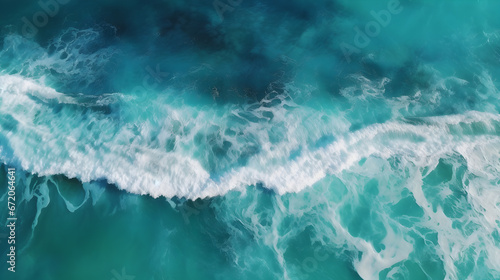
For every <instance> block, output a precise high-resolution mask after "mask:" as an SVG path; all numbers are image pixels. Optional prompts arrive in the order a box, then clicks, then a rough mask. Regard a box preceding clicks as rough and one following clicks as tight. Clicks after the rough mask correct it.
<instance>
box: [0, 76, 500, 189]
mask: <svg viewBox="0 0 500 280" xmlns="http://www.w3.org/2000/svg"><path fill="white" fill-rule="evenodd" d="M0 85H1V87H0V93H1V98H2V103H1V105H0V106H1V107H0V111H1V112H2V113H3V114H7V115H9V116H10V117H12V119H14V120H15V121H17V126H16V128H15V129H14V130H10V131H9V130H5V129H4V128H2V134H3V135H4V137H5V139H7V140H6V141H7V142H6V143H2V147H3V149H2V152H1V157H2V160H3V161H4V162H9V163H12V162H18V163H19V164H20V165H21V166H22V167H23V168H24V169H25V170H28V171H30V172H34V173H38V174H40V175H52V174H64V175H66V176H68V177H77V178H79V179H80V180H82V181H84V182H86V181H91V180H96V179H101V178H104V179H106V180H108V181H109V182H110V183H115V184H116V185H117V186H118V187H119V188H121V189H125V190H127V191H129V192H132V193H138V194H149V195H152V196H154V197H157V196H166V197H173V196H179V197H187V198H198V197H207V196H215V195H221V194H224V193H226V192H227V191H229V190H232V189H240V188H242V187H245V186H248V185H252V184H256V183H263V184H264V186H265V187H267V188H270V189H273V190H274V191H276V192H277V193H279V194H283V193H286V192H297V191H300V190H302V189H304V188H305V187H307V186H310V185H312V184H314V183H315V182H317V181H318V180H320V179H322V178H323V177H324V176H325V175H326V174H335V173H339V172H341V171H343V170H345V169H348V168H350V167H351V166H352V165H353V164H355V163H357V162H358V161H359V160H361V159H363V158H366V157H369V156H375V157H382V158H389V157H393V156H398V157H403V158H406V159H407V160H410V161H412V162H414V163H415V164H417V165H422V166H425V165H426V164H427V163H428V162H432V161H435V160H436V159H439V158H440V157H444V156H446V155H447V154H453V153H459V154H461V155H462V156H463V157H464V158H466V159H467V161H468V163H469V165H470V168H471V170H472V171H473V172H477V173H484V172H485V170H486V171H487V172H498V169H499V163H498V148H495V147H500V144H499V143H500V138H499V137H498V135H499V131H498V122H499V121H500V116H498V115H494V114H489V113H480V112H469V113H467V114H464V115H455V116H444V117H433V118H425V119H423V121H424V124H418V125H414V124H409V123H405V122H397V121H390V122H387V123H383V124H374V125H370V126H368V127H366V128H363V129H361V130H358V131H355V132H351V133H348V132H347V130H346V126H345V125H342V124H341V125H338V123H346V122H345V121H344V122H342V121H336V120H335V119H330V120H328V121H322V120H323V119H324V118H322V117H324V116H322V115H318V114H317V113H316V115H315V113H314V112H310V111H307V109H305V108H296V109H295V111H293V112H291V113H290V112H287V110H286V108H285V106H283V105H282V106H276V107H271V108H270V107H258V106H257V108H255V109H253V111H251V110H245V108H234V109H232V113H231V114H225V115H221V114H220V113H219V112H217V111H215V109H213V108H202V109H201V111H199V112H198V111H197V110H198V109H197V108H192V107H189V106H186V105H183V106H181V107H177V108H174V107H171V106H168V105H166V104H162V105H161V106H162V107H161V110H163V109H164V110H166V111H168V116H167V117H168V119H167V121H166V122H163V123H162V125H161V126H160V128H154V127H153V128H152V127H151V126H152V124H150V123H143V124H136V123H127V122H124V121H122V120H120V119H116V118H114V117H113V116H103V115H100V114H99V113H98V112H86V113H82V112H81V110H80V111H78V109H74V108H65V107H64V106H65V105H64V104H76V100H75V99H74V98H72V97H66V96H65V95H63V94H61V93H58V92H56V91H55V90H53V89H51V88H49V87H46V86H43V85H40V84H37V83H36V82H35V81H32V80H29V79H26V78H22V77H20V76H13V75H2V76H0ZM119 100H121V102H125V104H122V105H123V106H124V108H127V106H132V105H131V104H126V102H127V101H124V100H123V99H119ZM281 101H282V102H283V104H290V103H289V101H286V100H281ZM54 102H55V103H56V104H60V105H61V106H63V109H59V110H57V111H56V110H54V109H53V108H52V107H51V104H52V103H54ZM130 102H136V101H135V100H132V101H130ZM287 102H288V103H287ZM291 105H293V104H291ZM287 108H288V107H287ZM224 109H227V108H224ZM75 110H76V111H75ZM159 110H160V109H159ZM249 112H251V113H252V115H251V117H248V116H247V117H242V116H244V115H245V114H249ZM265 112H270V113H272V114H273V115H274V117H273V120H272V121H267V122H266V121H261V120H262V119H263V118H265V114H264V113H265ZM121 113H123V114H126V112H121ZM235 116H236V117H237V118H239V119H240V120H241V121H240V122H241V123H242V124H240V125H239V126H238V125H237V123H234V117H235ZM294 116H295V117H294ZM231 118H233V119H231ZM256 118H257V120H255V119H256ZM258 119H260V121H259V120H258ZM304 119H306V120H307V119H309V120H311V122H307V121H304ZM233 123H234V125H233ZM312 123H314V124H315V125H314V126H313V125H312ZM335 123H337V125H336V126H337V127H336V128H335V127H333V126H334V124H335ZM470 123H480V124H481V125H482V126H483V127H486V129H485V133H479V134H478V135H467V134H463V133H461V132H460V131H459V130H460V129H462V128H457V129H458V131H455V133H459V134H461V135H460V136H459V137H456V136H454V135H453V133H450V127H451V126H452V125H457V124H470ZM232 125H233V127H232ZM211 127H212V128H211ZM280 128H285V129H284V130H280ZM330 128H332V129H331V130H332V131H337V132H336V137H337V139H336V140H335V141H333V142H331V143H328V144H327V145H326V146H323V147H320V148H315V147H314V145H311V143H310V141H311V139H314V138H316V139H317V138H319V137H320V136H321V135H322V134H323V133H324V132H325V131H328V130H329V129H330ZM211 129H212V130H213V131H211ZM227 129H233V130H234V133H233V134H225V133H226V132H224V130H227ZM273 129H274V130H276V131H277V133H276V134H277V135H275V136H273V137H278V138H276V139H271V138H272V137H270V135H269V133H270V132H269V131H273ZM155 130H156V131H157V133H156V134H153V136H154V137H151V133H152V131H155ZM455 130H456V129H455ZM175 131H177V133H174V132H175ZM488 131H489V132H488ZM201 132H203V133H204V134H203V136H202V139H201V141H199V143H198V144H196V143H193V142H195V140H196V137H200V133H201ZM486 132H488V133H486ZM234 134H236V135H234ZM238 134H239V135H238ZM197 135H198V136H197ZM207 135H208V136H211V135H212V136H213V135H215V136H213V137H212V138H209V137H208V136H207ZM203 137H204V138H203ZM151 139H153V140H151ZM168 139H174V140H173V141H175V149H173V150H171V151H168V150H166V149H164V148H163V147H164V145H165V143H166V141H167V140H168ZM155 141H156V142H155ZM223 141H228V142H230V143H231V145H232V147H231V148H229V149H228V151H227V155H226V156H225V157H223V158H222V161H224V160H225V161H227V162H228V165H227V166H229V169H228V170H224V171H220V170H217V172H219V173H220V174H217V176H216V178H215V177H213V176H212V175H213V173H212V174H211V172H210V171H208V170H207V169H206V168H207V166H209V163H210V161H209V160H210V158H208V159H207V157H210V156H213V154H212V152H210V153H204V152H206V151H205V150H210V149H211V148H212V147H213V146H214V145H216V144H220V143H222V142H223ZM249 143H254V144H253V145H256V146H259V148H260V150H259V152H257V153H254V154H251V156H249V157H248V158H247V161H246V162H245V164H243V165H238V164H235V162H237V160H238V159H240V158H241V150H242V149H245V148H248V145H249ZM228 145H229V144H228ZM297 148H300V149H301V152H300V154H299V155H298V156H296V157H295V158H293V159H290V154H291V153H292V152H293V151H294V150H296V149H297ZM485 148H488V150H487V151H488V152H487V154H486V150H484V149H485ZM9 150H11V151H12V152H11V154H9V153H8V151H9ZM479 151H483V154H478V152H479ZM481 175H484V174H481ZM492 176H496V175H492Z"/></svg>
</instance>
